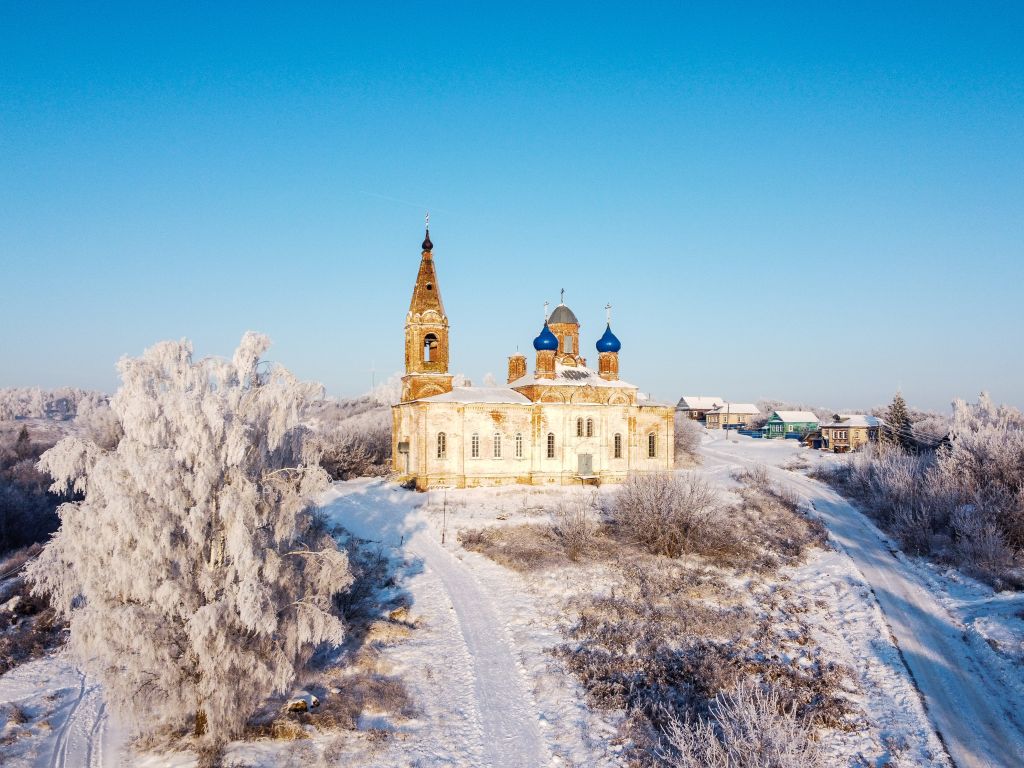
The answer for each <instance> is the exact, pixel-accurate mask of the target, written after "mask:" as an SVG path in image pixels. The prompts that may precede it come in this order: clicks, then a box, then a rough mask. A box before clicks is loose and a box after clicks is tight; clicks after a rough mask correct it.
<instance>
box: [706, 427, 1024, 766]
mask: <svg viewBox="0 0 1024 768" xmlns="http://www.w3.org/2000/svg"><path fill="white" fill-rule="evenodd" d="M786 443H789V444H788V445H786ZM703 453H704V455H705V457H706V460H705V467H706V469H707V470H708V471H712V472H714V471H716V470H718V471H721V470H723V469H742V468H745V467H749V466H751V465H754V464H764V465H766V466H768V467H770V469H771V471H772V474H773V477H774V478H775V479H776V480H777V481H779V482H780V483H782V484H783V485H785V486H786V487H788V488H789V489H791V490H792V491H794V492H796V493H797V494H798V495H800V496H801V497H802V498H803V499H805V500H806V501H808V502H809V503H811V504H812V505H813V506H814V508H815V510H817V513H818V514H819V515H820V517H821V519H822V521H823V522H824V523H825V524H826V525H827V526H828V529H829V532H830V534H831V536H832V538H833V540H834V541H835V542H836V543H837V544H838V545H839V546H840V547H841V548H842V550H843V551H844V552H845V553H846V554H847V555H849V557H850V558H851V559H852V560H853V562H854V564H855V565H856V567H857V569H858V570H859V572H860V573H861V574H862V575H863V577H864V580H865V581H866V583H867V584H868V585H869V586H870V587H871V590H872V592H873V593H874V595H875V598H876V599H877V601H878V604H879V606H880V607H881V609H882V611H883V613H884V615H885V619H886V621H887V623H888V625H889V628H890V630H891V632H892V634H893V636H894V637H895V639H896V641H897V643H898V645H899V648H900V650H901V654H902V657H903V659H904V662H905V664H906V665H907V667H908V669H909V670H910V673H911V674H912V675H913V679H914V682H915V683H916V685H917V688H918V690H919V691H920V693H921V696H922V698H923V700H924V704H925V707H926V709H927V712H928V715H929V718H930V720H931V722H932V724H933V725H934V727H935V729H936V731H937V732H938V734H939V737H940V738H941V739H942V741H943V744H944V745H945V747H946V750H947V751H948V754H949V756H950V758H951V759H952V760H953V762H954V763H955V765H956V766H958V767H959V768H989V767H992V768H1003V767H1004V766H1007V767H1009V766H1024V728H1022V725H1021V723H1022V719H1024V697H1022V695H1021V690H1020V682H1019V680H1014V679H1010V678H1009V677H1008V675H1007V674H1006V671H1005V670H1004V669H1003V668H1001V666H999V665H997V664H995V663H993V656H992V654H990V653H986V652H985V651H984V649H980V648H977V647H975V646H974V645H973V644H972V643H971V642H970V640H969V638H968V636H967V634H966V633H965V631H964V627H963V626H962V625H961V624H960V623H959V622H958V621H957V619H956V618H955V617H954V616H952V615H951V614H950V613H949V612H948V611H947V610H946V608H945V607H944V606H943V604H942V601H941V600H940V598H939V597H938V596H937V595H936V594H934V593H933V592H931V591H929V589H928V588H927V587H926V585H925V583H924V581H923V580H922V579H921V578H920V576H919V574H918V572H917V571H916V569H915V568H914V567H913V566H912V565H911V564H910V563H909V562H908V561H907V559H905V558H903V557H899V556H897V553H896V552H894V550H893V548H892V546H891V544H890V542H889V539H888V538H887V537H886V536H885V534H884V533H882V532H881V531H880V530H879V529H878V528H877V527H876V526H875V525H874V524H873V523H872V522H871V521H870V520H868V518H867V517H865V516H864V515H863V514H862V513H860V512H859V511H858V510H857V509H856V508H855V507H853V505H851V504H850V503H849V502H847V501H846V500H845V499H843V498H842V497H841V496H840V495H839V494H838V493H836V492H835V491H834V490H832V489H831V488H829V487H828V486H826V485H824V484H823V483H820V482H818V481H816V480H813V479H811V478H808V477H806V476H804V475H802V474H799V473H797V472H793V471H788V470H786V469H783V468H781V467H780V466H779V464H781V463H782V462H784V461H785V460H787V459H790V458H792V456H793V455H794V449H793V447H792V443H791V442H790V441H761V440H754V439H750V438H744V437H740V438H738V440H737V442H735V443H734V442H731V441H727V440H724V439H715V440H711V441H709V442H706V443H705V444H704V446H703Z"/></svg>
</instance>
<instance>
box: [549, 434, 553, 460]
mask: <svg viewBox="0 0 1024 768" xmlns="http://www.w3.org/2000/svg"><path fill="white" fill-rule="evenodd" d="M548 458H549V459H553V458H555V433H554V432H548Z"/></svg>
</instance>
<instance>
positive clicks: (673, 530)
mask: <svg viewBox="0 0 1024 768" xmlns="http://www.w3.org/2000/svg"><path fill="white" fill-rule="evenodd" d="M721 511H722V508H721V504H720V502H719V499H718V494H717V493H716V492H715V491H714V490H713V489H712V488H711V486H710V485H708V483H707V481H706V480H704V479H703V478H701V477H700V476H699V475H696V474H694V473H691V472H683V473H679V474H675V473H671V472H651V473H644V474H640V473H631V474H630V475H629V477H628V478H626V482H625V483H623V484H622V486H621V487H620V488H619V489H618V491H617V492H616V494H615V498H614V501H613V503H612V508H611V514H610V517H611V520H612V522H613V523H614V524H615V525H616V526H617V528H618V532H619V534H620V535H621V536H623V537H625V538H629V539H632V540H633V541H634V542H635V543H636V544H637V545H638V546H640V547H642V548H643V549H646V550H647V551H648V552H650V553H651V554H655V555H665V556H666V557H679V556H680V555H682V554H684V553H686V552H690V551H691V550H692V549H693V547H694V546H695V545H696V544H697V542H700V543H701V544H702V545H703V546H705V547H708V546H711V545H713V544H714V543H716V542H717V541H718V540H719V532H720V530H721V527H720V526H719V525H718V524H719V523H720V522H722V521H721Z"/></svg>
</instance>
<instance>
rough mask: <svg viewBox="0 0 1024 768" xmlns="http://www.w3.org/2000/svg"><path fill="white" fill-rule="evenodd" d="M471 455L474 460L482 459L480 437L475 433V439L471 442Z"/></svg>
mask: <svg viewBox="0 0 1024 768" xmlns="http://www.w3.org/2000/svg"><path fill="white" fill-rule="evenodd" d="M469 455H470V456H471V457H472V458H474V459H479V458H480V435H478V434H477V433H476V432H474V433H473V437H471V438H470V440H469Z"/></svg>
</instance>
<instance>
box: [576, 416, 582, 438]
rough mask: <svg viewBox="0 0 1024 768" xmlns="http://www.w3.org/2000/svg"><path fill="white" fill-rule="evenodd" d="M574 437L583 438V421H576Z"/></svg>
mask: <svg viewBox="0 0 1024 768" xmlns="http://www.w3.org/2000/svg"><path fill="white" fill-rule="evenodd" d="M576 437H583V419H576Z"/></svg>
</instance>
